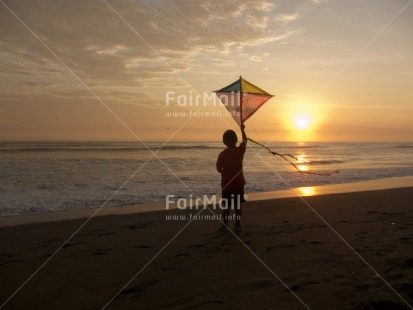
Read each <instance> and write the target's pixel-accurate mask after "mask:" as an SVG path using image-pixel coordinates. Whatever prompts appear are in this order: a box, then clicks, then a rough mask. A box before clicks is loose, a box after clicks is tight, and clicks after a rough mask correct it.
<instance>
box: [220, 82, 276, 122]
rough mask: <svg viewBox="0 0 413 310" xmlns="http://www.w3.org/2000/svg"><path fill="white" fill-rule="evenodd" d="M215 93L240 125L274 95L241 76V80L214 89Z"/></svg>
mask: <svg viewBox="0 0 413 310" xmlns="http://www.w3.org/2000/svg"><path fill="white" fill-rule="evenodd" d="M214 93H216V94H217V96H218V98H219V99H220V100H221V102H222V103H223V104H224V105H225V107H226V108H227V109H228V111H229V113H230V114H231V115H232V117H233V118H234V119H235V121H236V122H237V124H238V125H240V126H241V124H243V123H244V122H245V121H246V120H247V119H249V118H250V117H251V116H252V115H253V114H254V113H255V112H257V110H258V109H259V108H261V107H262V106H263V105H264V103H266V102H267V101H268V100H270V99H271V98H272V97H274V96H273V95H270V94H269V93H267V92H266V91H265V90H262V89H261V88H259V87H257V86H255V85H254V84H252V83H250V82H248V81H247V80H244V79H243V78H242V77H241V76H240V77H239V80H237V81H235V82H234V83H232V84H230V85H228V86H226V87H224V88H222V89H220V90H216V91H214Z"/></svg>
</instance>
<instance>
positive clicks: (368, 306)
mask: <svg viewBox="0 0 413 310" xmlns="http://www.w3.org/2000/svg"><path fill="white" fill-rule="evenodd" d="M355 309H356V310H372V309H373V310H382V309H383V310H384V309H391V310H405V309H408V308H407V307H406V306H405V305H403V304H399V303H396V302H394V301H388V300H379V301H374V300H367V301H362V302H360V303H358V304H357V305H356V306H355Z"/></svg>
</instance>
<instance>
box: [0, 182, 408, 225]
mask: <svg viewBox="0 0 413 310" xmlns="http://www.w3.org/2000/svg"><path fill="white" fill-rule="evenodd" d="M404 187H413V176H405V177H396V178H386V179H379V180H370V181H361V182H352V183H342V184H332V185H321V186H311V187H298V188H293V189H290V190H279V191H271V192H259V193H248V194H247V200H248V201H251V202H252V201H264V200H273V199H281V198H292V197H308V196H320V195H331V194H338V193H353V192H360V191H376V190H383V189H392V188H404ZM217 199H219V197H218V198H217ZM187 201H188V202H187V203H186V205H188V206H190V205H191V202H190V200H187ZM168 207H170V208H173V209H175V208H177V205H176V203H175V204H171V205H170V206H169V205H168ZM166 208H167V207H166V203H165V201H164V202H152V203H142V204H125V205H118V206H107V207H102V208H87V209H75V210H65V211H54V212H41V213H31V214H20V215H6V216H0V227H6V226H17V225H25V224H35V223H45V222H51V221H64V220H75V219H82V218H88V217H94V216H108V215H122V214H133V213H142V212H156V211H164V210H166Z"/></svg>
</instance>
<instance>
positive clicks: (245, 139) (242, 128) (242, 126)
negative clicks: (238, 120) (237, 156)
mask: <svg viewBox="0 0 413 310" xmlns="http://www.w3.org/2000/svg"><path fill="white" fill-rule="evenodd" d="M241 132H242V142H244V143H247V141H248V138H247V135H246V134H245V125H244V124H242V125H241Z"/></svg>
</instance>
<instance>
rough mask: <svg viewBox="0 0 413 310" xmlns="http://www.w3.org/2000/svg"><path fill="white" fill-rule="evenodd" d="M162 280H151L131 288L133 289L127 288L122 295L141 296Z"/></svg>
mask: <svg viewBox="0 0 413 310" xmlns="http://www.w3.org/2000/svg"><path fill="white" fill-rule="evenodd" d="M159 281H160V280H150V281H146V282H144V283H141V284H139V285H137V286H134V287H131V288H126V289H124V290H123V291H122V292H120V295H130V294H134V296H136V295H138V294H140V293H141V292H142V291H143V290H145V289H147V288H148V287H150V286H152V285H154V284H156V283H158V282H159ZM117 297H119V296H117Z"/></svg>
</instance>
